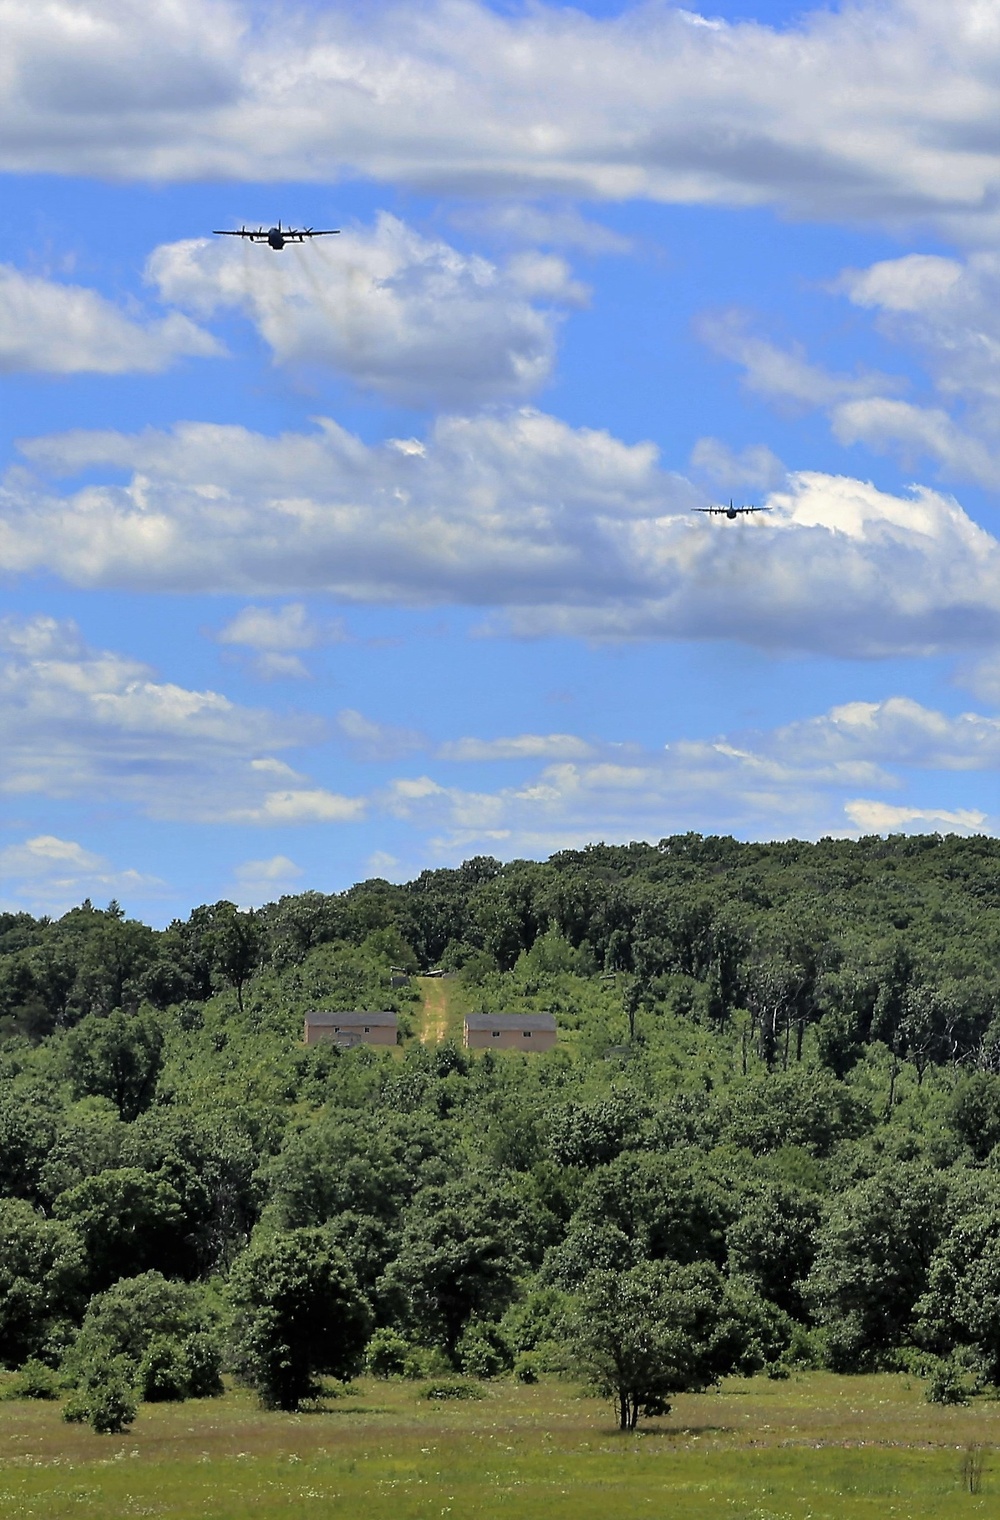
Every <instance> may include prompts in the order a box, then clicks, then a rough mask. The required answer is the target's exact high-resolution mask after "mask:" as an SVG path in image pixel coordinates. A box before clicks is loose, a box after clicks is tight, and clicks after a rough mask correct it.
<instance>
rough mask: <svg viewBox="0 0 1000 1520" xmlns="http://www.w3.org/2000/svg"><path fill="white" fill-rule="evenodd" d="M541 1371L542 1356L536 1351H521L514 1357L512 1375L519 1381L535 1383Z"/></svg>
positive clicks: (542, 1369)
mask: <svg viewBox="0 0 1000 1520" xmlns="http://www.w3.org/2000/svg"><path fill="white" fill-rule="evenodd" d="M543 1371H544V1368H543V1366H542V1358H541V1357H540V1356H539V1354H538V1352H537V1351H522V1352H521V1353H520V1355H518V1356H516V1357H515V1358H514V1376H515V1378H516V1379H517V1381H518V1382H519V1383H537V1382H538V1377H539V1374H540V1373H541V1372H543Z"/></svg>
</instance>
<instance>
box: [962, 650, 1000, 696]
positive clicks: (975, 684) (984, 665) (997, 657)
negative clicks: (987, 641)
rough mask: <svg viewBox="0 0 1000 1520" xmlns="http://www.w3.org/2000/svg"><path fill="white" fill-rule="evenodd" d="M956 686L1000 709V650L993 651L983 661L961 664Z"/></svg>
mask: <svg viewBox="0 0 1000 1520" xmlns="http://www.w3.org/2000/svg"><path fill="white" fill-rule="evenodd" d="M955 684H956V685H958V686H964V687H966V689H967V690H968V691H971V692H973V693H974V694H975V695H976V696H977V697H979V698H980V699H981V700H982V701H983V702H990V703H992V704H993V705H995V706H998V707H1000V650H993V651H992V652H991V653H990V654H988V655H986V656H985V657H984V658H983V659H981V660H969V661H967V662H965V663H963V664H960V665H959V667H958V669H957V670H956V672H955Z"/></svg>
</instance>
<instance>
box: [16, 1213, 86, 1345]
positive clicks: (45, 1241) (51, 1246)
mask: <svg viewBox="0 0 1000 1520" xmlns="http://www.w3.org/2000/svg"><path fill="white" fill-rule="evenodd" d="M83 1283H84V1260H83V1248H82V1246H81V1243H80V1240H79V1238H78V1237H77V1236H76V1235H75V1234H74V1232H73V1231H72V1230H70V1229H68V1228H67V1226H66V1225H65V1224H61V1223H59V1222H58V1221H57V1220H54V1219H45V1218H43V1216H42V1215H41V1214H38V1213H36V1212H35V1210H34V1209H33V1208H32V1207H31V1205H30V1204H29V1203H25V1202H24V1201H23V1200H21V1199H19V1198H4V1199H2V1200H0V1361H2V1362H4V1363H5V1364H6V1365H7V1366H13V1367H17V1366H19V1365H20V1364H21V1363H22V1362H23V1361H25V1360H26V1359H27V1358H28V1357H31V1356H37V1355H39V1354H48V1355H52V1354H53V1352H54V1353H55V1354H56V1355H58V1352H59V1349H60V1343H61V1342H62V1341H63V1340H64V1339H65V1338H66V1335H67V1333H68V1330H69V1323H70V1321H71V1320H72V1318H73V1317H74V1316H75V1315H76V1314H78V1313H79V1311H80V1308H81V1306H82V1292H83Z"/></svg>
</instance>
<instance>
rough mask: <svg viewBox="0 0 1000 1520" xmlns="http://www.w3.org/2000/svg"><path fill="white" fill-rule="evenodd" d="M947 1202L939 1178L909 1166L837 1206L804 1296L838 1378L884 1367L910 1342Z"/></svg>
mask: <svg viewBox="0 0 1000 1520" xmlns="http://www.w3.org/2000/svg"><path fill="white" fill-rule="evenodd" d="M946 1200H947V1189H946V1185H945V1182H944V1179H943V1178H942V1177H941V1176H940V1175H939V1174H937V1173H935V1172H933V1171H932V1170H931V1169H930V1168H929V1167H927V1166H925V1165H922V1164H921V1163H919V1162H907V1163H902V1164H897V1165H893V1166H886V1167H883V1168H881V1169H880V1170H879V1171H878V1172H876V1173H875V1175H874V1176H872V1177H870V1178H867V1179H866V1180H865V1181H864V1182H861V1183H858V1184H857V1185H856V1186H854V1187H852V1188H848V1189H846V1190H845V1191H844V1192H843V1193H841V1194H840V1195H839V1196H838V1197H836V1198H835V1199H834V1200H833V1202H832V1203H831V1206H830V1210H829V1213H828V1215H827V1217H826V1218H825V1220H824V1221H823V1223H822V1224H821V1226H820V1228H819V1230H818V1231H817V1234H816V1244H817V1253H816V1260H815V1263H814V1265H813V1269H812V1271H811V1273H810V1275H809V1277H808V1279H807V1281H806V1284H805V1287H804V1293H805V1298H806V1301H807V1303H808V1304H809V1305H810V1306H811V1308H812V1311H813V1313H814V1315H815V1316H816V1319H817V1320H818V1321H819V1323H820V1324H821V1325H822V1326H823V1328H824V1330H825V1332H826V1338H827V1347H828V1355H829V1359H830V1364H831V1366H832V1367H833V1369H834V1370H835V1371H837V1372H860V1371H866V1370H870V1369H871V1368H875V1367H878V1366H880V1365H881V1364H883V1363H884V1361H885V1358H886V1355H887V1353H889V1352H890V1351H892V1349H893V1348H894V1347H896V1346H899V1345H901V1344H903V1343H904V1342H905V1340H906V1339H907V1338H908V1336H909V1333H910V1330H911V1327H912V1320H913V1311H914V1307H915V1305H916V1303H917V1300H918V1299H919V1298H920V1295H921V1294H922V1293H923V1292H924V1289H925V1288H926V1285H927V1271H928V1268H929V1266H930V1263H931V1258H932V1257H933V1255H934V1250H935V1247H936V1245H937V1242H938V1239H939V1237H940V1234H941V1230H942V1227H943V1224H944V1217H945V1205H946Z"/></svg>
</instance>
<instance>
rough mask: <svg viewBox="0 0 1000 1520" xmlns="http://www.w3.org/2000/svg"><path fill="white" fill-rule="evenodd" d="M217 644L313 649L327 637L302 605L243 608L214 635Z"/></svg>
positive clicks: (255, 647)
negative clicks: (217, 641)
mask: <svg viewBox="0 0 1000 1520" xmlns="http://www.w3.org/2000/svg"><path fill="white" fill-rule="evenodd" d="M216 637H217V638H218V640H219V643H220V644H244V645H246V646H247V647H248V648H250V649H256V650H258V651H261V650H269V651H270V650H280V651H281V652H283V653H284V652H287V651H289V650H292V649H315V647H316V645H317V644H320V643H322V642H324V639H325V637H327V634H326V632H325V630H324V629H323V627H322V626H321V625H320V624H319V623H316V622H314V621H313V619H312V618H311V617H310V616H309V613H308V611H307V609H306V607H305V605H304V604H303V603H302V602H288V603H286V605H285V606H284V607H244V608H243V609H242V611H240V612H238V613H237V614H236V616H235V617H234V618H233V619H232V620H231V621H230V622H228V623H227V624H226V626H225V628H222V629H220V631H219V633H218V634H217V635H216Z"/></svg>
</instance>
